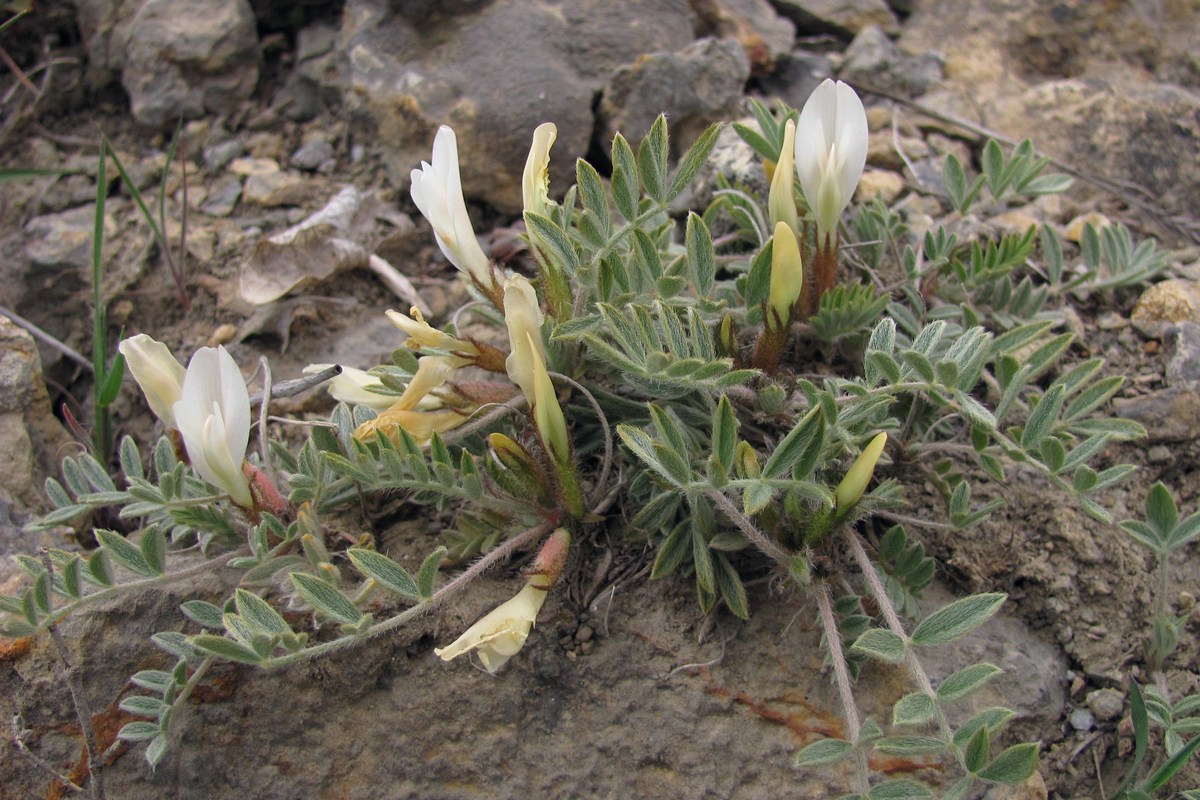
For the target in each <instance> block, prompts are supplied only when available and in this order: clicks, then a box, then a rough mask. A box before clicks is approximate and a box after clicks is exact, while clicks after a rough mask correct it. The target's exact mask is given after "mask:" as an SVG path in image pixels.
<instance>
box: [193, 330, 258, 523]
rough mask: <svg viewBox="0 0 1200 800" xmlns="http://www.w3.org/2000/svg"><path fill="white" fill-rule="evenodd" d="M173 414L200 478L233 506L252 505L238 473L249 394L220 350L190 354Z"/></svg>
mask: <svg viewBox="0 0 1200 800" xmlns="http://www.w3.org/2000/svg"><path fill="white" fill-rule="evenodd" d="M174 412H175V423H176V425H178V426H179V434H180V435H181V436H182V437H183V444H184V446H185V447H186V448H187V452H188V458H190V459H191V461H192V467H193V468H194V469H195V470H196V472H198V473H200V477H202V478H204V480H206V481H208V482H209V483H211V484H212V485H214V486H216V487H218V488H220V489H221V490H223V491H224V492H226V493H227V494H228V495H229V496H230V497H232V498H233V500H234V502H235V503H237V504H238V505H240V506H243V507H245V508H251V507H253V505H254V499H253V497H252V496H251V494H250V483H249V481H247V480H246V476H245V475H244V474H243V473H242V462H243V461H245V460H246V447H247V446H248V445H249V444H250V394H249V393H248V392H247V391H246V382H245V380H243V379H242V373H241V370H239V369H238V366H237V364H236V363H235V362H234V360H233V356H231V355H229V353H228V351H226V350H225V348H224V347H216V348H214V347H202V348H200V349H199V350H197V351H196V354H195V355H194V356H192V360H191V362H190V363H189V364H188V369H187V375H185V376H184V378H183V390H182V394H181V396H180V399H179V402H177V403H176V404H175V407H174Z"/></svg>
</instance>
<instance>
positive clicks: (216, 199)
mask: <svg viewBox="0 0 1200 800" xmlns="http://www.w3.org/2000/svg"><path fill="white" fill-rule="evenodd" d="M241 196H242V182H241V181H240V180H238V179H237V178H225V179H224V180H222V181H221V182H220V183H217V184H215V185H214V186H212V187H210V188H209V190H208V197H207V198H205V200H204V202H203V203H202V204H201V205H200V210H201V211H203V212H204V213H205V214H208V215H209V216H211V217H228V216H229V215H230V214H232V213H233V209H234V208H235V207H236V206H237V201H238V200H239V199H240V198H241Z"/></svg>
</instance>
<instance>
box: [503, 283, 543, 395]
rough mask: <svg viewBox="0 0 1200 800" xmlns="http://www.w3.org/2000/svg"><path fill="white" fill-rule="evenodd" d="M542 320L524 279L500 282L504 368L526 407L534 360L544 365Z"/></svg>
mask: <svg viewBox="0 0 1200 800" xmlns="http://www.w3.org/2000/svg"><path fill="white" fill-rule="evenodd" d="M544 319H545V316H544V315H543V314H542V307H541V305H539V303H538V298H537V293H536V292H534V290H533V286H532V285H531V284H530V283H529V281H528V280H526V279H525V278H524V276H521V275H514V276H513V277H511V278H509V279H508V280H506V281H505V282H504V322H505V324H506V325H507V326H508V344H509V348H510V352H509V356H508V358H507V359H506V360H505V362H504V366H505V368H506V370H507V371H508V377H509V378H511V379H512V382H513V383H515V384H516V385H517V386H520V387H521V392H522V393H523V394H524V395H525V398H526V399H527V400H528V401H529V402H530V404H532V403H533V402H534V387H533V364H534V359H535V358H537V359H540V360H541V362H542V364H543V367H544V366H545V363H546V348H545V345H543V344H542V321H543V320H544Z"/></svg>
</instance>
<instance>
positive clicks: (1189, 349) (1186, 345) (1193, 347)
mask: <svg viewBox="0 0 1200 800" xmlns="http://www.w3.org/2000/svg"><path fill="white" fill-rule="evenodd" d="M1173 344H1174V353H1172V355H1171V360H1170V361H1168V362H1167V371H1166V379H1167V385H1168V386H1181V387H1186V388H1188V389H1200V325H1197V324H1196V323H1194V322H1188V321H1184V322H1180V323H1179V326H1178V328H1177V330H1176V334H1175V338H1174V342H1173Z"/></svg>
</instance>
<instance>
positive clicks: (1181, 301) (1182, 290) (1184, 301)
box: [1130, 278, 1200, 338]
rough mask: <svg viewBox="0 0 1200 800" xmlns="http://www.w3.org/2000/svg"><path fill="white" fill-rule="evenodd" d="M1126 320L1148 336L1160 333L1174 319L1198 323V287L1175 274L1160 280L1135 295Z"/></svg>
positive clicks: (1163, 332)
mask: <svg viewBox="0 0 1200 800" xmlns="http://www.w3.org/2000/svg"><path fill="white" fill-rule="evenodd" d="M1130 320H1131V321H1132V322H1133V325H1134V327H1135V328H1137V329H1138V330H1139V331H1140V332H1142V333H1143V334H1145V335H1146V336H1149V337H1151V338H1158V337H1160V336H1162V335H1164V334H1165V333H1166V331H1167V329H1168V328H1169V327H1171V326H1172V325H1173V324H1176V323H1180V322H1184V321H1188V322H1195V323H1200V288H1198V287H1197V285H1196V284H1195V283H1194V282H1192V281H1185V280H1181V279H1179V278H1170V279H1168V280H1165V281H1160V282H1159V283H1156V284H1154V285H1153V286H1151V287H1150V288H1149V289H1147V290H1146V291H1145V292H1143V293H1142V296H1141V297H1139V298H1138V301H1137V305H1135V306H1134V307H1133V313H1132V314H1130Z"/></svg>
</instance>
